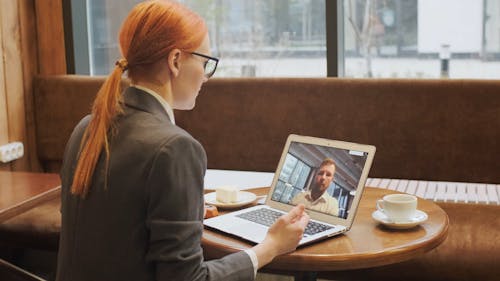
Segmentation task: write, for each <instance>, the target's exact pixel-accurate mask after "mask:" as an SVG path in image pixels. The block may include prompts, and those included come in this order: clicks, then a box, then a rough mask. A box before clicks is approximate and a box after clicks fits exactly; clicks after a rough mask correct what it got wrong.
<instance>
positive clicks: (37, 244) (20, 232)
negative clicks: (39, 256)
mask: <svg viewBox="0 0 500 281" xmlns="http://www.w3.org/2000/svg"><path fill="white" fill-rule="evenodd" d="M60 208H61V199H60V197H59V196H58V197H55V198H53V199H51V200H49V201H47V202H44V203H42V204H41V205H38V206H37V207H35V208H32V209H30V210H28V211H26V212H24V213H22V214H20V215H18V216H15V217H13V218H11V219H9V220H6V221H5V222H3V223H1V224H0V245H1V246H7V247H19V248H32V249H41V250H53V251H57V250H58V244H59V233H60V231H61V212H60Z"/></svg>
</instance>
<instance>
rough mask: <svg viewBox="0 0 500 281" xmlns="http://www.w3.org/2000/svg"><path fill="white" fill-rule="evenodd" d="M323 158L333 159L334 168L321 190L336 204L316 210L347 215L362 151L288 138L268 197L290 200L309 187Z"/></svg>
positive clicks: (318, 170)
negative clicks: (284, 156) (326, 183)
mask: <svg viewBox="0 0 500 281" xmlns="http://www.w3.org/2000/svg"><path fill="white" fill-rule="evenodd" d="M327 158H329V159H331V160H333V162H334V163H335V164H334V166H335V172H334V174H333V179H332V180H331V182H329V185H328V188H327V189H326V191H325V193H327V194H328V195H329V196H330V197H333V198H334V200H336V201H337V202H336V204H337V205H338V208H336V209H335V210H334V211H332V210H331V209H324V208H323V209H317V211H321V212H324V213H329V214H331V215H336V216H338V217H340V218H347V216H348V214H349V209H350V206H351V203H352V200H353V198H354V195H355V193H356V189H357V186H358V183H359V179H360V177H361V172H362V170H363V166H364V165H365V161H366V154H365V153H363V152H357V151H350V150H345V149H338V148H333V147H325V146H319V145H312V144H303V143H295V142H292V143H291V144H290V148H289V150H288V153H287V155H286V158H285V162H284V164H283V166H282V169H281V172H280V174H279V178H278V182H277V184H276V188H275V190H274V192H273V195H272V198H271V199H272V200H274V201H278V202H281V203H285V204H293V203H292V201H293V199H294V197H296V196H297V195H298V194H299V193H301V192H304V193H307V192H308V191H310V190H311V189H313V188H312V186H314V181H315V178H316V175H317V174H319V173H320V170H321V169H320V166H321V163H322V162H323V161H324V160H325V159H327ZM325 186H326V185H325ZM315 202H316V201H315ZM325 210H328V211H325Z"/></svg>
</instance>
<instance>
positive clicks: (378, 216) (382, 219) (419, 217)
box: [372, 210, 427, 229]
mask: <svg viewBox="0 0 500 281" xmlns="http://www.w3.org/2000/svg"><path fill="white" fill-rule="evenodd" d="M372 218H373V219H374V220H376V221H378V222H379V223H381V224H383V225H385V226H387V227H389V228H394V229H407V228H412V227H415V226H417V225H419V224H421V223H423V222H424V221H426V220H427V214H426V213H425V212H424V211H420V210H417V211H416V214H415V217H414V218H412V219H410V220H408V221H392V220H390V219H389V218H388V217H387V216H386V215H385V214H384V213H383V212H381V211H379V210H376V211H375V212H373V213H372Z"/></svg>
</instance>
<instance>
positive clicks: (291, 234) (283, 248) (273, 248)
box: [253, 204, 309, 268]
mask: <svg viewBox="0 0 500 281" xmlns="http://www.w3.org/2000/svg"><path fill="white" fill-rule="evenodd" d="M308 222H309V216H308V215H307V214H306V213H305V212H304V205H302V204H299V205H297V206H295V207H294V208H293V209H292V210H290V212H288V214H285V215H283V216H281V217H280V218H279V219H278V220H277V221H276V222H275V223H274V224H273V225H272V226H271V227H270V228H269V231H268V232H267V235H266V238H264V241H262V243H260V244H258V245H257V246H255V247H254V248H253V250H254V251H255V253H256V255H257V259H258V260H259V268H260V267H262V266H264V265H266V264H267V263H269V262H271V261H272V260H273V259H274V258H275V257H276V256H278V255H282V254H285V253H288V252H291V251H293V250H295V249H296V248H297V244H298V243H299V241H300V239H301V238H302V235H303V233H304V229H305V227H306V225H307V223H308Z"/></svg>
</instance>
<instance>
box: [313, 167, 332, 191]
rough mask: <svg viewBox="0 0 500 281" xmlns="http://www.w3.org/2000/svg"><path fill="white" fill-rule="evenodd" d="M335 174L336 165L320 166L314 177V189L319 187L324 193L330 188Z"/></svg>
mask: <svg viewBox="0 0 500 281" xmlns="http://www.w3.org/2000/svg"><path fill="white" fill-rule="evenodd" d="M334 174H335V165H332V164H330V165H324V166H321V167H320V168H319V171H318V172H317V173H316V177H314V186H313V188H314V189H318V190H319V191H321V192H322V193H323V192H325V190H327V189H328V187H329V186H330V183H331V182H332V180H333V175H334Z"/></svg>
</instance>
